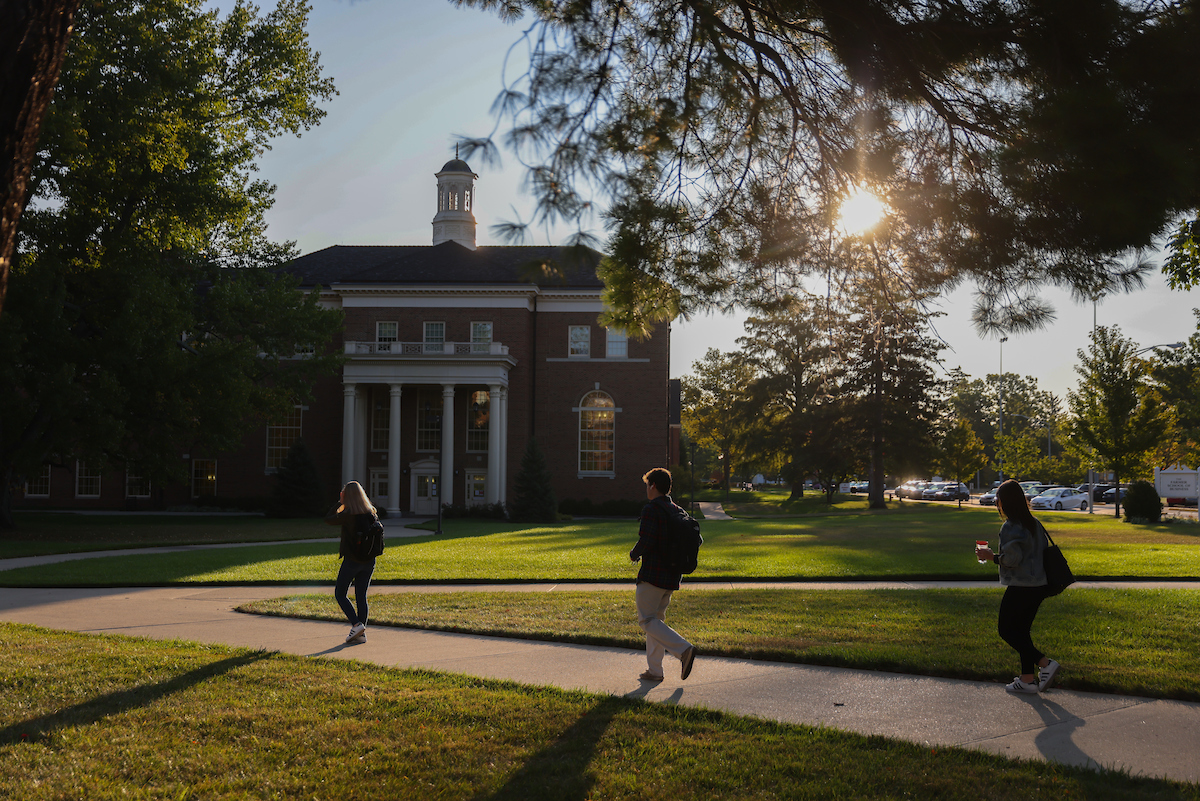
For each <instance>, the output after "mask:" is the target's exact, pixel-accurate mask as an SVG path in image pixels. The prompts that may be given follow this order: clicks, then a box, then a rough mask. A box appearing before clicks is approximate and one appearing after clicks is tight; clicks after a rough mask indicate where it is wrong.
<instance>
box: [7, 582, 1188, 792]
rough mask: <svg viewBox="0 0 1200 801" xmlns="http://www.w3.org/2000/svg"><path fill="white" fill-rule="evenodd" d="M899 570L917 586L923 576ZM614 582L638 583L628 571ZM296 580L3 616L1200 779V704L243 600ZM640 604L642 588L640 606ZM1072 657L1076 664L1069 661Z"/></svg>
mask: <svg viewBox="0 0 1200 801" xmlns="http://www.w3.org/2000/svg"><path fill="white" fill-rule="evenodd" d="M897 584H901V585H903V586H917V584H916V583H915V582H914V583H907V582H897ZM586 586H588V587H591V588H594V589H599V588H600V587H599V586H597V585H586ZM614 586H619V587H621V588H624V589H629V585H628V584H621V585H614ZM699 586H701V585H698V584H692V585H689V588H690V589H695V588H698V587H699ZM715 586H717V587H724V586H730V585H729V584H716V585H715ZM759 586H761V585H759ZM804 586H814V587H815V586H816V585H804ZM835 586H845V585H835ZM855 586H864V585H859V584H856V585H855ZM959 586H961V585H959ZM1139 586H1146V585H1144V584H1143V585H1139ZM1192 586H1195V585H1194V584H1192ZM564 588H565V587H563V586H562V585H546V584H540V585H505V586H501V587H497V586H489V587H478V586H476V587H472V588H471V589H475V590H484V591H502V590H518V589H524V590H534V591H537V590H541V591H547V592H553V591H555V590H558V589H564ZM421 589H430V590H432V591H437V592H445V591H451V590H453V589H462V588H451V587H445V586H439V587H435V588H413V587H396V586H381V587H378V588H373V591H376V592H405V591H415V590H421ZM297 591H302V592H325V593H329V592H331V589H330V588H328V587H325V588H320V589H318V588H312V587H307V588H302V589H301V588H296V587H169V588H148V589H24V588H19V589H10V588H0V620H6V621H12V622H17V623H29V624H33V625H39V626H46V627H49V628H55V629H66V630H70V631H79V632H86V633H109V634H123V635H128V636H135V637H148V638H152V639H163V640H167V639H182V640H190V641H197V642H205V643H219V644H226V645H232V646H241V647H247V648H262V649H267V650H273V651H281V652H285V653H291V654H298V655H304V656H313V657H325V658H331V659H354V660H359V661H366V662H373V663H377V664H381V665H389V666H395V667H420V668H428V669H434V670H445V671H450V672H454V673H462V674H467V675H472V676H479V677H483V678H490V679H505V680H511V681H516V682H521V683H525V684H534V685H550V686H557V687H563V688H567V689H582V690H589V691H592V692H599V693H609V694H613V695H621V696H631V697H644V698H646V699H647V700H650V701H658V702H662V703H676V704H683V705H686V706H696V707H705V708H709V709H718V710H723V711H727V712H731V713H735V714H739V715H751V716H756V717H761V718H767V719H772V720H779V721H783V722H786V723H794V724H807V725H813V726H830V727H833V728H837V729H842V730H847V731H853V732H858V733H861V734H878V735H882V736H885V737H894V738H899V739H903V740H909V741H911V742H915V743H919V744H921V745H927V746H929V747H939V746H940V747H945V746H962V747H965V748H971V749H978V750H981V751H987V752H991V753H995V754H1001V755H1004V756H1008V757H1021V758H1026V759H1043V760H1052V761H1057V762H1061V763H1065V764H1070V765H1088V766H1097V765H1099V766H1103V767H1107V768H1120V769H1123V770H1128V771H1130V772H1131V773H1133V774H1138V775H1146V776H1162V777H1167V778H1172V779H1177V780H1181V781H1188V782H1200V760H1197V759H1196V754H1198V753H1200V704H1195V703H1185V702H1180V701H1160V700H1154V699H1147V698H1134V697H1125V696H1114V695H1102V694H1098V693H1082V692H1073V691H1067V690H1051V691H1050V692H1048V693H1046V694H1044V695H1041V696H1013V695H1009V694H1008V693H1006V692H1004V689H1003V687H1002V686H1001V685H999V684H993V683H985V682H972V681H961V680H956V679H940V678H930V677H924V676H910V675H900V674H891V673H881V672H875V671H862V670H847V669H839V668H828V667H814V666H807V665H793V664H783V663H773V662H762V661H754V660H748V659H729V658H718V657H707V656H704V655H703V654H701V655H700V656H698V657H697V659H696V664H695V668H694V670H693V672H692V676H691V677H690V678H689V679H688V681H686V682H681V681H680V680H679V678H678V673H677V672H672V671H673V669H677V665H678V663H675V662H672V661H670V660H668V664H667V678H666V680H665V681H664V682H662V683H661V684H659V685H646V684H641V683H639V682H638V681H637V679H636V676H637V675H638V673H640V672H641V671H642V670H643V669H644V668H645V658H644V654H643V653H642V652H641V651H634V650H626V649H620V648H605V647H596V646H582V645H565V644H559V643H547V642H535V641H528V640H516V639H507V638H500V637H479V636H471V635H461V634H446V633H438V632H427V631H415V630H410V629H400V628H388V627H373V628H371V629H370V630H369V632H368V642H367V643H365V644H362V645H354V646H346V645H344V644H342V638H343V637H344V636H345V629H346V626H345V625H344V624H342V623H330V622H319V621H310V620H291V619H287V618H276V617H265V616H258V615H247V614H240V613H237V612H234V611H233V609H234V607H236V606H237V605H239V604H242V603H246V602H248V601H252V600H257V599H260V598H269V597H274V596H278V595H286V594H291V593H294V592H297ZM331 603H332V602H331ZM632 605H633V597H632V593H630V610H631V614H632ZM1063 670H1064V672H1065V671H1069V670H1070V665H1069V664H1068V665H1065V666H1064V668H1063Z"/></svg>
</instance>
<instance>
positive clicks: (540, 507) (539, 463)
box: [508, 437, 558, 523]
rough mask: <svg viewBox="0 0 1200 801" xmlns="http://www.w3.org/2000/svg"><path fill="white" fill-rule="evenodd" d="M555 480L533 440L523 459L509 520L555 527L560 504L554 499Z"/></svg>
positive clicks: (532, 439) (530, 440)
mask: <svg viewBox="0 0 1200 801" xmlns="http://www.w3.org/2000/svg"><path fill="white" fill-rule="evenodd" d="M552 479H553V477H552V476H551V475H550V467H549V465H547V464H546V457H545V455H544V454H543V453H542V449H541V448H540V447H538V444H537V439H536V438H534V437H530V438H529V444H528V445H526V446H525V453H524V454H522V456H521V469H520V470H519V471H517V479H516V483H515V484H514V486H513V500H512V503H510V504H509V505H508V514H509V517H510V518H511V519H512V520H513V521H515V522H518V523H553V522H554V521H555V520H557V519H558V501H557V500H555V498H554V486H553V481H552Z"/></svg>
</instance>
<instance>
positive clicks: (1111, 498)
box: [1100, 484, 1129, 503]
mask: <svg viewBox="0 0 1200 801" xmlns="http://www.w3.org/2000/svg"><path fill="white" fill-rule="evenodd" d="M1128 493H1129V485H1128V484H1122V485H1121V497H1122V498H1124V497H1125V496H1126V495H1127V494H1128ZM1100 497H1101V498H1102V499H1103V500H1104V502H1105V503H1115V502H1116V500H1117V488H1116V487H1109V488H1108V489H1106V490H1105V491H1104V494H1103V495H1102V496H1100Z"/></svg>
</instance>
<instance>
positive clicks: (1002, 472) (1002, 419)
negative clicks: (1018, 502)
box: [996, 337, 1008, 483]
mask: <svg viewBox="0 0 1200 801" xmlns="http://www.w3.org/2000/svg"><path fill="white" fill-rule="evenodd" d="M1007 341H1008V337H1000V433H999V435H998V437H1002V436H1004V343H1005V342H1007ZM998 450H999V446H997V451H998ZM996 463H997V464H998V465H1000V470H999V472H1000V481H1001V483H1003V482H1004V460H1003V459H1001V458H1000V454H999V452H997V453H996Z"/></svg>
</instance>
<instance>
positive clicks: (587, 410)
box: [579, 390, 617, 476]
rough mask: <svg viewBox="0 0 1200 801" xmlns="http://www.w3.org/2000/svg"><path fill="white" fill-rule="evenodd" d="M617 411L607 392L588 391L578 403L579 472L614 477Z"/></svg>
mask: <svg viewBox="0 0 1200 801" xmlns="http://www.w3.org/2000/svg"><path fill="white" fill-rule="evenodd" d="M616 422H617V408H616V404H614V403H613V399H612V397H611V396H610V395H609V394H608V393H607V392H601V391H599V390H596V391H595V392H589V393H588V394H587V395H585V396H584V398H583V400H582V401H580V403H579V472H580V474H581V475H607V476H611V475H613V472H614V468H613V462H614V460H613V454H614V443H615V437H614V435H615V433H616Z"/></svg>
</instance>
